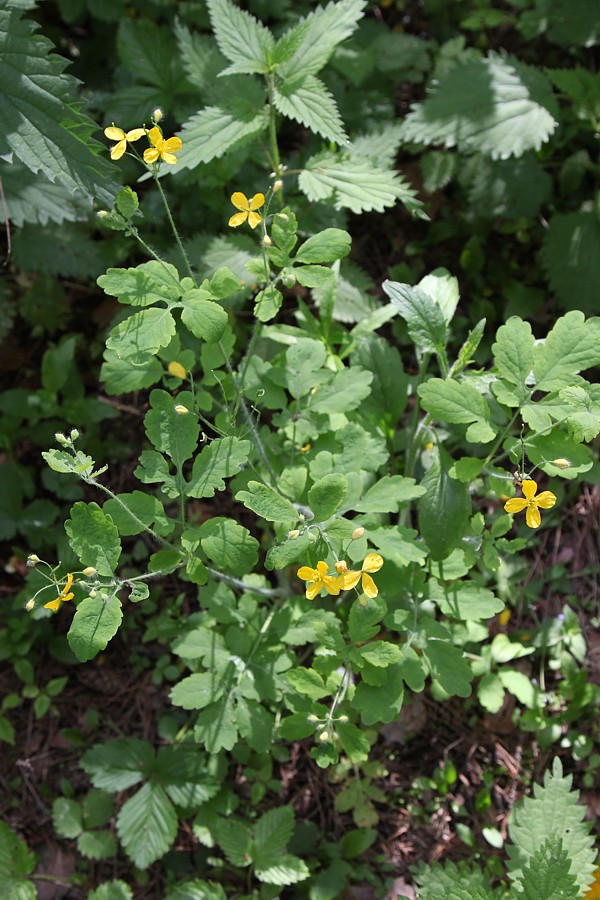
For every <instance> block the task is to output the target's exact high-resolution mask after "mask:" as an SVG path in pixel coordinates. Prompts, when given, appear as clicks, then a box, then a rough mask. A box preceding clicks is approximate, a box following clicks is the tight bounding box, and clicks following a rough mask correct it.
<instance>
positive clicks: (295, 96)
mask: <svg viewBox="0 0 600 900" xmlns="http://www.w3.org/2000/svg"><path fill="white" fill-rule="evenodd" d="M273 103H274V105H275V108H276V109H277V110H278V111H279V112H280V113H281V114H282V115H284V116H287V118H288V119H293V120H294V121H295V122H300V124H301V125H304V126H305V127H306V128H308V129H309V130H310V131H313V132H315V133H316V134H320V135H321V137H323V138H325V139H326V140H328V141H333V142H334V143H335V144H341V145H345V144H346V143H347V141H348V136H347V135H346V132H345V131H344V126H343V123H342V120H341V118H340V114H339V111H338V108H337V104H336V102H335V100H334V99H333V97H332V95H331V94H330V93H329V91H328V90H327V88H326V87H325V85H324V84H323V82H322V81H320V80H319V79H318V78H315V76H314V75H308V76H307V77H306V78H305V79H303V81H302V82H301V83H299V84H297V83H294V84H292V85H291V86H288V85H286V84H285V82H284V83H283V84H281V85H280V86H279V87H276V88H275V90H274V92H273Z"/></svg>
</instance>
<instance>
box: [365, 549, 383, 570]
mask: <svg viewBox="0 0 600 900" xmlns="http://www.w3.org/2000/svg"><path fill="white" fill-rule="evenodd" d="M382 565H383V556H380V555H379V553H367V555H366V556H365V558H364V561H363V564H362V570H363V572H379V570H380V568H381V567H382Z"/></svg>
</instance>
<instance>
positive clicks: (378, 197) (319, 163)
mask: <svg viewBox="0 0 600 900" xmlns="http://www.w3.org/2000/svg"><path fill="white" fill-rule="evenodd" d="M298 185H299V187H300V190H301V191H302V192H303V193H304V194H306V196H307V197H308V199H309V200H310V201H311V203H321V202H329V203H332V204H333V206H334V207H335V209H349V210H351V212H353V213H357V214H358V213H361V212H371V211H372V210H375V211H376V212H383V211H384V210H385V209H386V207H389V206H395V204H396V203H397V201H398V200H400V201H401V202H402V203H404V205H405V206H406V207H407V209H409V211H411V212H414V211H417V210H419V209H420V208H421V206H422V204H421V203H420V202H419V201H418V200H415V196H416V192H415V191H413V190H412V189H411V188H409V187H408V186H407V185H406V184H405V183H404V181H403V180H402V178H401V177H400V176H399V175H398V173H397V172H396V171H395V170H394V169H392V168H389V169H386V168H381V167H379V166H375V165H373V163H371V162H367V161H366V160H364V159H361V158H360V157H358V156H357V157H353V156H351V155H348V154H347V153H340V154H335V153H331V152H329V151H326V152H324V153H319V154H317V155H316V156H311V158H310V159H308V160H307V161H306V163H305V164H304V169H303V170H302V172H301V173H300V176H299V178H298Z"/></svg>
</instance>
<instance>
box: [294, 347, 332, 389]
mask: <svg viewBox="0 0 600 900" xmlns="http://www.w3.org/2000/svg"><path fill="white" fill-rule="evenodd" d="M326 359H327V351H326V350H325V347H324V346H323V344H322V343H321V341H315V340H312V338H299V339H298V341H296V343H295V344H292V346H291V347H289V348H288V350H287V352H286V367H285V377H286V383H287V388H288V390H289V392H290V394H291V395H292V397H295V398H296V399H298V398H299V397H303V396H304V395H305V394H308V393H309V392H310V391H311V390H312V389H313V388H314V387H316V386H317V385H319V384H320V383H322V382H323V381H325V380H326V379H327V378H328V373H327V372H326V371H325V370H323V371H320V370H321V369H322V367H323V366H324V365H325V361H326Z"/></svg>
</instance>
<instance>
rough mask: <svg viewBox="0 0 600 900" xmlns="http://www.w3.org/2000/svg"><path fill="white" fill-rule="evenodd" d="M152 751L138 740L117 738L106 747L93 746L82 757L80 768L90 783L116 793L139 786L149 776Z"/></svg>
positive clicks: (144, 742)
mask: <svg viewBox="0 0 600 900" xmlns="http://www.w3.org/2000/svg"><path fill="white" fill-rule="evenodd" d="M153 761H154V750H153V749H152V747H151V746H150V744H148V743H147V742H146V741H142V740H140V739H139V738H119V739H117V740H113V741H108V742H107V743H105V744H95V745H94V746H93V747H92V748H91V750H88V751H86V753H84V754H83V756H82V757H81V768H82V769H83V771H84V772H85V773H86V775H88V776H89V777H90V779H91V781H92V784H93V785H94V786H95V787H97V788H100V789H102V790H106V791H110V792H112V793H115V792H116V791H125V790H127V788H130V787H133V785H134V784H139V782H140V781H142V779H143V778H144V777H145V776H149V775H150V772H151V770H152V765H153Z"/></svg>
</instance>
